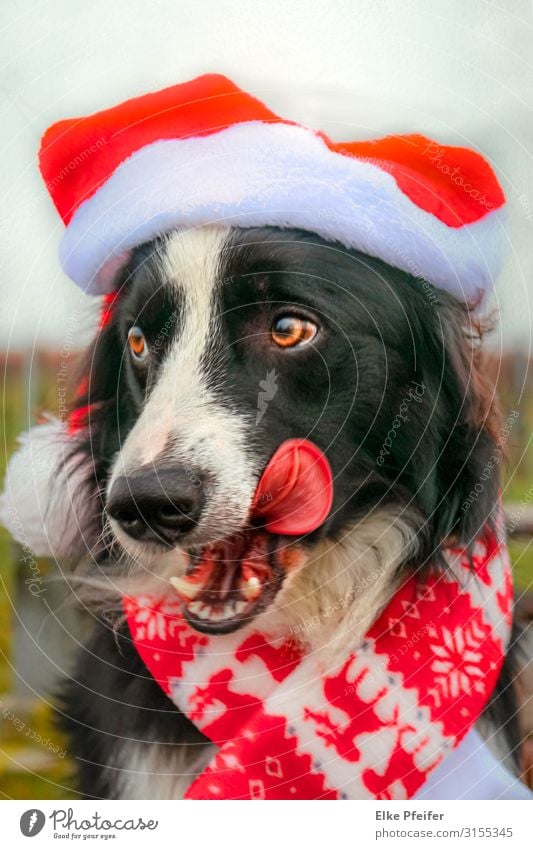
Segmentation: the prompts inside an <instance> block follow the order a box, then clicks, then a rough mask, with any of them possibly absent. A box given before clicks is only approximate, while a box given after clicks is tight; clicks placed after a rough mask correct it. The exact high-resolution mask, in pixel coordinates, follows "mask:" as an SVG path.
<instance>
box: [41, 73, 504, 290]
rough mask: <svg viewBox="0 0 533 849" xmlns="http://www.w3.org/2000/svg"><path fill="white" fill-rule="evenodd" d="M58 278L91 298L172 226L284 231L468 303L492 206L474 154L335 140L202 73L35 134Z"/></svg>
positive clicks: (497, 233) (499, 231) (495, 240)
mask: <svg viewBox="0 0 533 849" xmlns="http://www.w3.org/2000/svg"><path fill="white" fill-rule="evenodd" d="M39 159H40V168H41V172H42V175H43V178H44V180H45V183H46V186H47V188H48V191H49V192H50V195H51V197H52V200H53V202H54V204H55V206H56V208H57V210H58V212H59V214H60V216H61V218H62V219H63V221H64V223H65V225H66V231H65V234H64V236H63V239H62V242H61V248H60V256H61V262H62V265H63V268H64V270H65V271H66V273H67V274H68V275H69V276H70V277H71V278H72V279H73V280H74V281H75V282H76V283H77V284H78V285H79V286H81V287H82V288H83V289H84V290H86V291H87V292H89V293H92V294H103V293H104V292H108V291H110V289H112V287H113V276H114V273H115V271H116V270H117V268H119V267H120V265H121V264H122V263H123V262H124V261H125V258H126V257H127V256H128V254H129V252H130V250H131V249H132V248H133V247H135V246H136V245H139V244H141V243H143V242H146V241H148V240H150V239H152V238H154V237H155V236H157V235H160V234H162V233H165V232H168V231H169V230H171V229H173V228H176V227H182V226H186V227H195V226H201V225H203V224H207V223H216V224H224V225H233V226H236V227H256V226H264V225H272V226H277V227H296V228H301V229H304V230H309V231H312V232H314V233H317V234H319V235H320V236H322V237H323V238H325V239H328V240H333V241H337V242H340V243H341V244H342V245H344V246H346V247H348V248H356V249H358V250H360V251H363V252H365V253H367V254H370V255H372V256H375V257H380V258H381V259H383V260H385V261H386V262H387V263H389V264H390V265H393V266H395V267H397V268H401V269H403V270H404V271H407V272H409V273H411V274H413V275H414V276H417V277H421V278H424V279H426V280H428V281H430V282H431V283H433V284H434V285H435V286H438V287H441V288H443V289H446V290H447V291H449V292H451V293H452V294H454V295H455V296H457V297H459V298H461V299H463V300H467V301H469V302H473V301H479V300H480V298H482V297H483V296H484V294H485V293H486V292H487V291H488V290H489V289H490V287H491V284H492V282H493V280H494V277H495V276H496V274H497V273H498V270H499V265H500V261H501V256H502V249H503V243H504V230H503V224H502V213H503V207H504V204H505V198H504V195H503V192H502V189H501V187H500V185H499V183H498V181H497V179H496V177H495V175H494V173H493V171H492V169H491V167H490V166H489V164H488V163H487V162H486V160H485V159H484V158H483V157H482V156H480V154H478V153H476V152H475V151H473V150H469V149H467V148H463V147H451V146H446V145H440V144H438V143H437V142H435V141H432V140H431V139H429V138H426V137H424V136H421V135H402V136H388V137H386V138H381V139H375V140H371V141H349V142H335V141H332V140H331V139H330V138H328V137H327V136H326V135H325V134H324V133H322V132H319V131H316V130H312V129H310V128H308V127H304V126H301V125H299V124H296V123H294V122H293V121H289V120H286V119H284V118H280V117H279V116H277V115H275V114H274V113H273V112H271V111H270V109H268V107H267V106H265V105H264V104H263V103H261V102H260V101H259V100H257V99H256V98H255V97H252V96H251V95H250V94H247V93H246V92H244V91H242V90H241V89H239V88H238V87H237V86H236V85H234V84H233V83H232V82H231V81H230V80H228V79H227V78H226V77H223V76H219V75H212V74H209V75H205V76H202V77H198V78H197V79H194V80H191V81H190V82H186V83H183V84H181V85H175V86H172V87H170V88H166V89H163V90H162V91H160V92H154V93H151V94H146V95H144V96H142V97H137V98H134V99H133V100H128V101H126V102H125V103H123V104H121V105H119V106H115V107H113V108H111V109H106V110H104V111H102V112H98V113H96V114H94V115H90V116H89V117H86V118H75V119H70V120H66V121H60V122H59V123H57V124H54V125H53V126H52V127H50V129H49V130H47V132H46V133H45V134H44V137H43V140H42V145H41V150H40V157H39Z"/></svg>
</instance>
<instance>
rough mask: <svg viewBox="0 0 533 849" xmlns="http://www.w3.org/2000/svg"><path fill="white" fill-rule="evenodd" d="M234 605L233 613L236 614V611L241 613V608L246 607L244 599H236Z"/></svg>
mask: <svg viewBox="0 0 533 849" xmlns="http://www.w3.org/2000/svg"><path fill="white" fill-rule="evenodd" d="M234 606H235V613H236V614H238V613H242V612H243V610H246V608H247V607H248V604H247V603H246V602H245V601H236V602H235V605H234Z"/></svg>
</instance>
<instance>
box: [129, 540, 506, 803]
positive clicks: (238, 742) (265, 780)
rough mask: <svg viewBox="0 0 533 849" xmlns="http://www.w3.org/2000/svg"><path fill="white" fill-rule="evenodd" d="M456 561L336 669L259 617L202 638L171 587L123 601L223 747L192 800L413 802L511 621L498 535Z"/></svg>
mask: <svg viewBox="0 0 533 849" xmlns="http://www.w3.org/2000/svg"><path fill="white" fill-rule="evenodd" d="M448 562H449V567H450V568H449V570H448V571H447V572H446V574H436V573H435V574H433V575H430V576H429V577H427V578H426V579H425V580H424V581H423V582H421V581H420V580H417V579H416V578H415V577H411V578H409V579H407V580H406V581H405V582H404V583H403V585H402V586H401V587H400V588H399V589H398V591H397V592H396V594H395V595H394V597H393V598H392V600H391V601H390V603H389V604H388V606H387V607H386V608H385V610H384V611H383V612H382V614H381V615H380V616H379V618H378V620H377V621H376V622H375V623H374V624H373V625H372V627H371V628H370V629H369V631H368V633H367V634H366V637H365V639H364V640H362V641H361V643H360V644H359V646H358V647H357V648H356V649H355V650H352V651H349V652H347V653H346V656H345V658H344V659H343V660H342V661H341V662H338V663H337V664H336V665H335V666H334V667H332V666H330V665H328V664H327V663H326V662H325V660H324V658H323V657H322V656H321V654H320V652H316V653H314V654H306V653H305V651H304V650H303V649H302V648H301V647H299V646H298V645H296V644H295V643H294V641H291V640H290V639H289V638H288V637H287V635H286V634H285V635H284V634H274V633H268V632H267V631H266V630H265V629H264V627H263V630H262V631H259V630H257V626H255V627H254V623H253V622H252V623H251V624H250V625H249V626H246V627H244V628H242V629H241V630H239V631H237V632H235V633H233V634H228V635H222V636H210V637H208V636H205V635H204V634H200V633H198V632H197V631H195V630H194V629H193V628H191V627H190V626H189V625H188V624H187V622H186V621H185V620H184V619H183V617H182V615H181V612H180V611H181V605H180V602H179V599H178V597H177V596H176V595H175V594H174V593H171V594H169V595H167V596H165V597H162V598H155V597H137V598H127V599H125V610H126V617H127V621H128V625H129V629H130V632H131V636H132V639H133V642H134V644H135V646H136V648H137V650H138V652H139V654H140V656H141V657H142V659H143V661H144V662H145V664H146V666H147V667H148V669H149V670H150V672H151V674H152V675H153V677H154V678H155V680H156V681H157V682H158V683H159V684H160V685H161V687H162V688H163V690H164V691H165V692H166V693H167V694H168V695H169V697H170V698H171V699H172V701H173V702H174V703H175V704H176V705H177V706H178V708H179V709H180V710H181V711H182V712H183V713H184V714H185V715H186V716H188V717H189V719H190V720H191V721H192V722H193V723H194V724H195V725H196V726H197V728H199V729H200V730H201V731H202V732H203V733H204V734H205V735H206V736H207V737H208V738H209V739H210V740H212V741H213V743H215V744H216V746H217V747H218V749H217V752H216V754H214V756H213V758H212V760H211V762H210V763H209V765H208V766H207V768H206V769H205V770H204V771H203V772H202V773H201V774H200V775H199V777H198V778H196V779H195V780H194V782H193V783H192V785H191V786H190V788H189V790H188V792H187V794H186V798H189V799H408V798H412V797H413V796H414V795H415V794H416V793H417V791H418V790H419V789H420V788H421V787H422V785H423V784H424V782H425V781H426V779H427V778H428V775H429V774H430V773H431V771H432V770H433V769H435V767H436V766H437V765H438V764H439V763H440V762H441V761H442V760H443V759H444V758H445V756H446V754H447V753H449V752H450V751H451V750H453V749H454V748H455V747H456V746H457V745H458V743H459V742H460V741H461V739H462V738H463V737H464V735H465V734H466V733H467V732H468V731H469V730H470V729H471V728H472V726H473V724H474V723H475V722H476V720H477V718H478V717H479V715H480V714H481V712H482V711H483V709H484V707H485V705H486V703H487V701H488V699H489V697H490V695H491V693H492V691H493V689H494V686H495V683H496V680H497V677H498V673H499V670H500V667H501V664H502V661H503V657H504V654H505V650H506V646H507V642H508V639H509V633H510V627H511V605H512V583H511V575H510V568H509V561H508V556H507V552H506V548H505V543H504V542H503V535H500V534H499V533H498V537H496V536H495V535H493V534H492V533H490V532H487V531H485V533H484V534H483V535H481V536H480V537H479V539H478V541H477V542H476V545H475V549H474V569H473V570H472V569H471V568H470V567H469V565H468V560H467V557H466V553H465V552H464V551H463V550H458V549H456V550H451V551H449V553H448ZM263 619H264V617H263Z"/></svg>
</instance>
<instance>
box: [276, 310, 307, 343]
mask: <svg viewBox="0 0 533 849" xmlns="http://www.w3.org/2000/svg"><path fill="white" fill-rule="evenodd" d="M317 332H318V327H317V326H316V324H314V323H313V322H312V321H309V319H307V318H299V317H298V316H296V315H283V316H281V318H278V319H276V321H275V322H274V325H273V327H272V340H273V341H274V342H275V343H276V345H278V346H279V347H280V348H296V347H297V346H299V345H306V344H307V342H311V341H312V340H313V339H314V338H315V336H316V334H317Z"/></svg>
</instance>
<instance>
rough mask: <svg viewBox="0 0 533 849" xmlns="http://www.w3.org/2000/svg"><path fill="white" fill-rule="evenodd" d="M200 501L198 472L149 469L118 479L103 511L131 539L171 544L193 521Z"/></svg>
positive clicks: (199, 511)
mask: <svg viewBox="0 0 533 849" xmlns="http://www.w3.org/2000/svg"><path fill="white" fill-rule="evenodd" d="M203 504H204V496H203V484H202V476H201V475H200V474H199V473H198V472H194V471H193V470H190V469H188V470H185V469H179V468H178V469H177V468H175V467H171V468H153V469H151V470H150V471H146V472H137V473H136V474H134V475H130V476H127V477H122V478H118V480H117V481H115V483H114V484H113V486H112V488H111V491H110V493H109V497H108V500H107V512H108V514H109V515H110V516H111V518H113V519H114V520H115V521H116V522H118V524H119V525H120V527H121V528H122V530H123V531H124V532H125V533H127V534H128V536H130V537H133V539H137V540H141V541H143V542H159V543H165V544H166V545H174V544H175V543H176V541H177V540H178V538H179V537H180V536H183V535H184V534H186V533H188V532H189V531H190V530H192V528H194V526H195V525H196V524H197V522H198V519H199V518H200V514H201V512H202V507H203Z"/></svg>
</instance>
